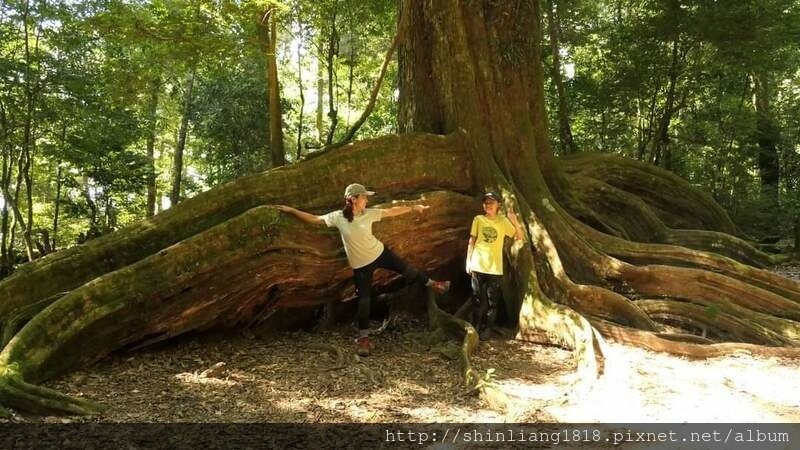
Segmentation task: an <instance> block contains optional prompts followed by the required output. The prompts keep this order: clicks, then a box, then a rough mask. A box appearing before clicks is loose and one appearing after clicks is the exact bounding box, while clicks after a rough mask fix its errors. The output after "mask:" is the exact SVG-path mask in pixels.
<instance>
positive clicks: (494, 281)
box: [472, 272, 503, 333]
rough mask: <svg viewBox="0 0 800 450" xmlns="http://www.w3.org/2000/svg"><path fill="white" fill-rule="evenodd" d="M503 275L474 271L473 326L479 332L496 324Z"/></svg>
mask: <svg viewBox="0 0 800 450" xmlns="http://www.w3.org/2000/svg"><path fill="white" fill-rule="evenodd" d="M502 279H503V276H502V275H491V274H488V273H481V272H472V326H474V327H475V328H476V329H477V330H478V332H479V333H480V332H481V331H483V330H485V329H486V327H489V326H492V325H494V323H495V321H496V320H497V303H498V300H499V298H500V280H502Z"/></svg>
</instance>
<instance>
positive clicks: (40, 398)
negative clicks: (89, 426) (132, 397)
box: [0, 368, 104, 415]
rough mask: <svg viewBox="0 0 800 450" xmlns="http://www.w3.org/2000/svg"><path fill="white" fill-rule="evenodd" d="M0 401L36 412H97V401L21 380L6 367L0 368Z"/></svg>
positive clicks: (98, 410) (99, 410)
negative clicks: (71, 395)
mask: <svg viewBox="0 0 800 450" xmlns="http://www.w3.org/2000/svg"><path fill="white" fill-rule="evenodd" d="M0 403H2V404H3V405H6V406H10V407H12V408H17V409H20V410H24V411H28V412H32V413H36V414H77V415H92V414H99V413H100V412H102V411H103V409H104V408H103V407H102V406H100V405H99V404H97V403H94V402H91V401H88V400H84V399H79V398H75V397H70V396H68V395H65V394H62V393H60V392H58V391H56V390H53V389H48V388H44V387H41V386H37V385H34V384H30V383H27V382H25V381H23V379H22V377H21V376H20V375H19V374H17V373H14V372H13V371H12V370H10V369H8V368H4V369H0Z"/></svg>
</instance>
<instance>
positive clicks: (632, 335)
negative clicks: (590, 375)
mask: <svg viewBox="0 0 800 450" xmlns="http://www.w3.org/2000/svg"><path fill="white" fill-rule="evenodd" d="M592 323H593V324H594V326H595V327H596V328H597V329H598V330H599V331H600V332H601V333H603V336H605V337H606V339H608V340H610V341H614V342H619V343H622V344H629V345H633V346H636V347H641V348H644V349H647V350H651V351H656V352H664V353H669V354H672V355H676V356H683V357H686V358H691V359H705V358H716V357H722V356H728V355H731V354H736V353H744V354H748V355H753V356H763V357H780V358H800V348H797V347H766V346H763V345H755V344H741V343H723V344H711V345H704V344H695V343H690V342H680V341H676V340H672V339H664V338H663V337H661V336H660V335H659V334H658V333H652V332H649V331H642V330H636V329H633V328H626V327H621V326H619V325H614V324H612V323H609V322H605V321H601V320H596V321H593V322H592Z"/></svg>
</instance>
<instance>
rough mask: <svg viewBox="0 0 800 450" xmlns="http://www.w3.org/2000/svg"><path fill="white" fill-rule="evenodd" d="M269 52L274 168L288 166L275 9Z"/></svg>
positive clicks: (272, 18) (272, 14) (270, 136)
mask: <svg viewBox="0 0 800 450" xmlns="http://www.w3.org/2000/svg"><path fill="white" fill-rule="evenodd" d="M268 20H269V50H268V52H267V70H268V71H269V80H268V84H269V140H270V154H271V155H272V167H279V166H283V165H285V164H286V151H285V150H284V147H283V114H282V113H281V90H280V84H279V83H278V53H277V48H278V45H277V40H278V33H277V26H278V18H277V15H276V12H275V10H274V8H273V10H272V13H271V14H269V19H268Z"/></svg>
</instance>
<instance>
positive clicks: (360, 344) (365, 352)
mask: <svg viewBox="0 0 800 450" xmlns="http://www.w3.org/2000/svg"><path fill="white" fill-rule="evenodd" d="M356 343H357V347H356V353H358V356H369V353H370V351H372V342H371V341H370V340H369V337H368V336H362V337H360V338H358V340H356Z"/></svg>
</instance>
